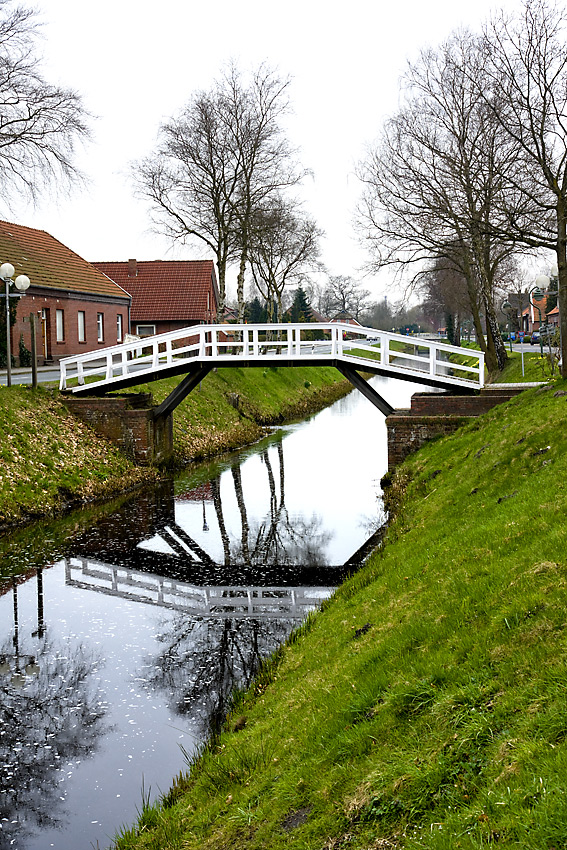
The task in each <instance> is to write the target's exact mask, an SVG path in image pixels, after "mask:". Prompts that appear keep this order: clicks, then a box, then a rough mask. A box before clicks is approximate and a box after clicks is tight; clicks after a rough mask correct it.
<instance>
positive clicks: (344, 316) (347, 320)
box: [329, 310, 362, 328]
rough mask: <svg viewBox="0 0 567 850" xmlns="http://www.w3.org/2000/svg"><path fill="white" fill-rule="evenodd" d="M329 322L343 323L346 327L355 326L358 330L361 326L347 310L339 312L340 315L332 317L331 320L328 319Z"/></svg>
mask: <svg viewBox="0 0 567 850" xmlns="http://www.w3.org/2000/svg"><path fill="white" fill-rule="evenodd" d="M329 321H330V322H337V323H339V324H340V323H343V324H346V325H355V326H356V327H358V328H361V327H362V325H361V324H360V322H357V320H356V319H355V318H354V316H353V315H352V313H349V312H348V310H341V311H340V313H337V315H336V316H333V318H332V319H329Z"/></svg>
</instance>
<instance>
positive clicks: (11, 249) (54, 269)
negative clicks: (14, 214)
mask: <svg viewBox="0 0 567 850" xmlns="http://www.w3.org/2000/svg"><path fill="white" fill-rule="evenodd" d="M1 263H12V265H13V266H14V268H15V269H16V275H19V274H25V275H27V276H28V277H29V279H30V281H31V285H32V286H45V287H47V288H53V289H63V290H65V291H70V292H83V293H89V294H92V295H111V296H114V297H117V296H118V297H122V298H127V293H126V292H124V290H122V289H121V288H120V287H119V286H117V285H116V283H115V282H114V281H112V280H109V279H108V278H107V277H106V276H105V275H104V274H102V273H101V272H100V271H99V270H98V269H95V268H94V267H93V266H92V265H91V264H90V263H87V261H86V260H83V258H82V257H79V255H78V254H75V252H74V251H71V249H70V248H67V247H66V246H65V245H63V244H62V243H61V242H59V241H58V240H57V239H55V238H54V237H53V236H51V235H50V234H49V233H46V232H45V230H35V229H34V228H32V227H24V226H23V225H21V224H10V223H9V222H7V221H0V264H1Z"/></svg>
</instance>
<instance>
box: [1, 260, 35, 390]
mask: <svg viewBox="0 0 567 850" xmlns="http://www.w3.org/2000/svg"><path fill="white" fill-rule="evenodd" d="M15 272H16V270H15V268H14V266H13V265H12V263H2V265H1V266H0V277H1V278H2V280H3V281H4V293H3V297H4V298H5V299H6V386H7V387H11V386H12V327H11V324H10V298H21V297H22V296H23V295H25V294H26V290H27V288H28V287H29V285H30V279H29V277H27V275H25V274H19V275H18V277H17V278H16V279H15V280H12V278H13V277H14V274H15ZM12 284H14V286H15V287H16V290H17V292H10V287H11V286H12Z"/></svg>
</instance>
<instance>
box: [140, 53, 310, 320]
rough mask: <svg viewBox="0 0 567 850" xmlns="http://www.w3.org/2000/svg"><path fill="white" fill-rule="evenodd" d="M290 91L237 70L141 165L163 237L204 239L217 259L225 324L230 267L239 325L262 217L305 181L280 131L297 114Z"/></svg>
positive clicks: (265, 74) (179, 120)
mask: <svg viewBox="0 0 567 850" xmlns="http://www.w3.org/2000/svg"><path fill="white" fill-rule="evenodd" d="M288 86H289V80H287V79H285V80H280V78H279V77H278V76H277V74H276V73H275V72H274V71H272V70H271V69H269V68H267V67H265V66H263V65H262V66H260V68H259V69H258V70H257V71H256V72H255V73H254V74H253V75H252V78H251V80H250V81H246V80H245V79H244V78H243V75H242V74H241V72H240V71H239V70H238V68H237V67H236V66H235V65H234V64H231V65H230V66H229V67H228V70H227V71H226V72H225V73H224V74H223V75H222V76H221V78H220V79H219V80H218V81H217V82H216V83H215V84H214V85H213V87H212V89H211V90H210V91H208V92H203V91H202V92H198V93H197V94H195V95H194V96H193V98H192V99H191V100H190V102H189V103H188V105H187V106H186V107H185V108H184V109H183V110H182V111H181V113H180V114H179V116H178V117H176V118H173V119H172V120H171V121H167V122H166V123H164V124H163V125H162V127H161V129H160V139H159V142H158V146H157V148H156V150H155V151H154V152H153V153H152V154H151V156H149V157H147V158H146V159H144V160H142V161H141V162H139V163H135V164H134V166H133V171H134V179H135V182H136V184H137V187H138V191H139V192H140V194H141V195H142V196H143V197H145V198H147V199H148V200H149V201H150V203H151V206H152V214H153V220H154V226H155V227H156V229H157V230H158V232H160V233H164V234H165V235H167V236H169V237H171V238H172V239H174V240H178V241H180V242H186V241H192V240H194V239H197V240H200V241H201V242H202V243H204V244H205V245H206V246H207V247H208V248H209V249H210V250H212V251H213V252H214V255H215V258H216V264H217V272H218V279H219V295H220V304H219V314H220V315H221V317H222V315H223V313H224V306H225V299H226V274H227V267H228V265H229V263H230V262H231V261H235V262H238V264H239V271H238V279H237V299H238V310H239V320H240V321H242V320H243V318H244V276H245V271H246V266H247V264H248V260H249V244H250V230H251V225H252V220H253V218H254V216H256V215H257V213H258V210H259V209H261V208H262V207H263V206H264V205H265V204H266V203H267V199H268V198H269V197H270V195H272V194H274V193H278V192H280V191H281V189H282V188H284V187H287V186H291V185H293V184H295V183H297V182H298V180H299V179H300V178H301V176H302V173H301V172H300V170H299V169H298V168H297V166H296V162H295V152H294V151H293V149H292V148H291V146H290V144H289V142H288V140H287V138H286V136H285V134H284V132H283V129H282V127H281V125H280V120H281V118H282V117H283V116H284V115H285V114H286V112H287V111H288V109H289V102H288V98H287V88H288Z"/></svg>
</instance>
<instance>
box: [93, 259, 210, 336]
mask: <svg viewBox="0 0 567 850" xmlns="http://www.w3.org/2000/svg"><path fill="white" fill-rule="evenodd" d="M93 265H94V266H96V268H97V269H99V270H100V271H101V272H104V274H106V275H108V277H110V278H112V280H114V281H116V283H117V284H118V285H119V286H121V287H123V289H125V290H126V292H129V293H130V295H131V296H132V310H131V319H132V321H133V322H135V321H141V320H143V321H170V322H171V321H183V322H187V321H191V320H193V319H195V320H197V321H199V320H202V319H203V317H204V316H205V315H206V313H207V310H213V311H214V312H216V304H208V302H207V293H209V292H210V291H211V281H212V284H213V292H214V294H215V299H216V300H218V291H217V279H216V274H215V267H214V263H213V261H212V260H149V261H142V262H140V261H137V260H127V261H125V262H97V263H93Z"/></svg>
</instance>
